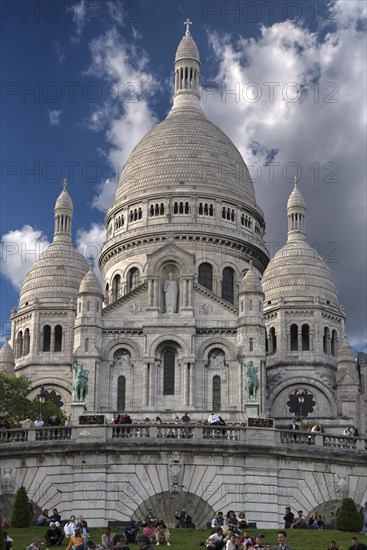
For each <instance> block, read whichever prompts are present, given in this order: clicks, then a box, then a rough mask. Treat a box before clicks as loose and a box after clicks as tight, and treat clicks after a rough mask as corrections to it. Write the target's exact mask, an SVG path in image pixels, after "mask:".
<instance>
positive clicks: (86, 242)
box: [76, 223, 106, 282]
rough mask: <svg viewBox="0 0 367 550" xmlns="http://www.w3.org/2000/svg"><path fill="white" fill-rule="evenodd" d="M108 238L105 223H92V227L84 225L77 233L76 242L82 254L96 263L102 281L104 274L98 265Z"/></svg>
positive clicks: (95, 266) (95, 268) (96, 270)
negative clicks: (86, 227) (88, 227)
mask: <svg viewBox="0 0 367 550" xmlns="http://www.w3.org/2000/svg"><path fill="white" fill-rule="evenodd" d="M105 240H106V231H105V228H104V225H103V224H100V223H92V224H91V226H90V229H84V227H82V228H80V229H78V231H77V233H76V244H77V249H78V251H79V252H80V253H81V254H82V256H83V257H84V258H85V259H86V260H88V261H89V262H92V263H93V264H94V271H95V272H96V274H97V276H98V277H99V279H100V281H101V282H102V275H101V272H100V270H99V267H98V257H99V255H100V253H101V250H102V246H103V244H104V242H105Z"/></svg>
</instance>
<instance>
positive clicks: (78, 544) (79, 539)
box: [66, 527, 85, 550]
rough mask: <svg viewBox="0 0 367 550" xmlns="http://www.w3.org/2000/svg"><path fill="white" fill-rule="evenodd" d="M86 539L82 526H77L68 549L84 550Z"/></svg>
mask: <svg viewBox="0 0 367 550" xmlns="http://www.w3.org/2000/svg"><path fill="white" fill-rule="evenodd" d="M84 541H85V536H84V535H83V533H82V530H81V529H80V527H77V528H76V529H75V531H74V533H73V534H72V535H71V537H70V539H69V544H68V545H67V547H66V550H83V549H84Z"/></svg>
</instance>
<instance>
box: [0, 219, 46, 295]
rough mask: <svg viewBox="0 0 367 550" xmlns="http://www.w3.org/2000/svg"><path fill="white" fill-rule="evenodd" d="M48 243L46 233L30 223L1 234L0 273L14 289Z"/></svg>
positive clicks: (18, 285)
mask: <svg viewBox="0 0 367 550" xmlns="http://www.w3.org/2000/svg"><path fill="white" fill-rule="evenodd" d="M49 244H50V243H49V242H48V240H47V237H46V235H45V234H44V233H42V231H40V230H38V229H34V228H33V227H31V226H30V225H24V226H23V227H22V228H21V229H15V230H13V231H9V232H8V233H6V234H4V235H3V236H2V239H1V273H2V275H3V276H4V277H5V278H7V279H8V280H9V281H10V282H11V284H12V285H13V286H14V288H15V289H16V290H19V289H20V288H21V286H22V283H23V280H24V277H25V275H26V273H27V271H28V270H29V268H30V267H31V265H32V264H33V263H34V262H35V261H36V260H37V259H38V258H39V256H40V254H41V253H42V252H44V251H45V250H46V248H47V247H48V246H49Z"/></svg>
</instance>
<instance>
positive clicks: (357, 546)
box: [348, 537, 367, 550]
mask: <svg viewBox="0 0 367 550" xmlns="http://www.w3.org/2000/svg"><path fill="white" fill-rule="evenodd" d="M348 550H367V546H366V545H365V544H363V542H358V539H357V537H352V545H351V546H349V548H348Z"/></svg>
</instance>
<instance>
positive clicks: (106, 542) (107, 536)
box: [101, 527, 112, 549]
mask: <svg viewBox="0 0 367 550" xmlns="http://www.w3.org/2000/svg"><path fill="white" fill-rule="evenodd" d="M101 543H102V548H105V549H108V548H111V547H112V534H111V529H110V528H109V527H106V529H105V532H104V533H103V535H102V538H101Z"/></svg>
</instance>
